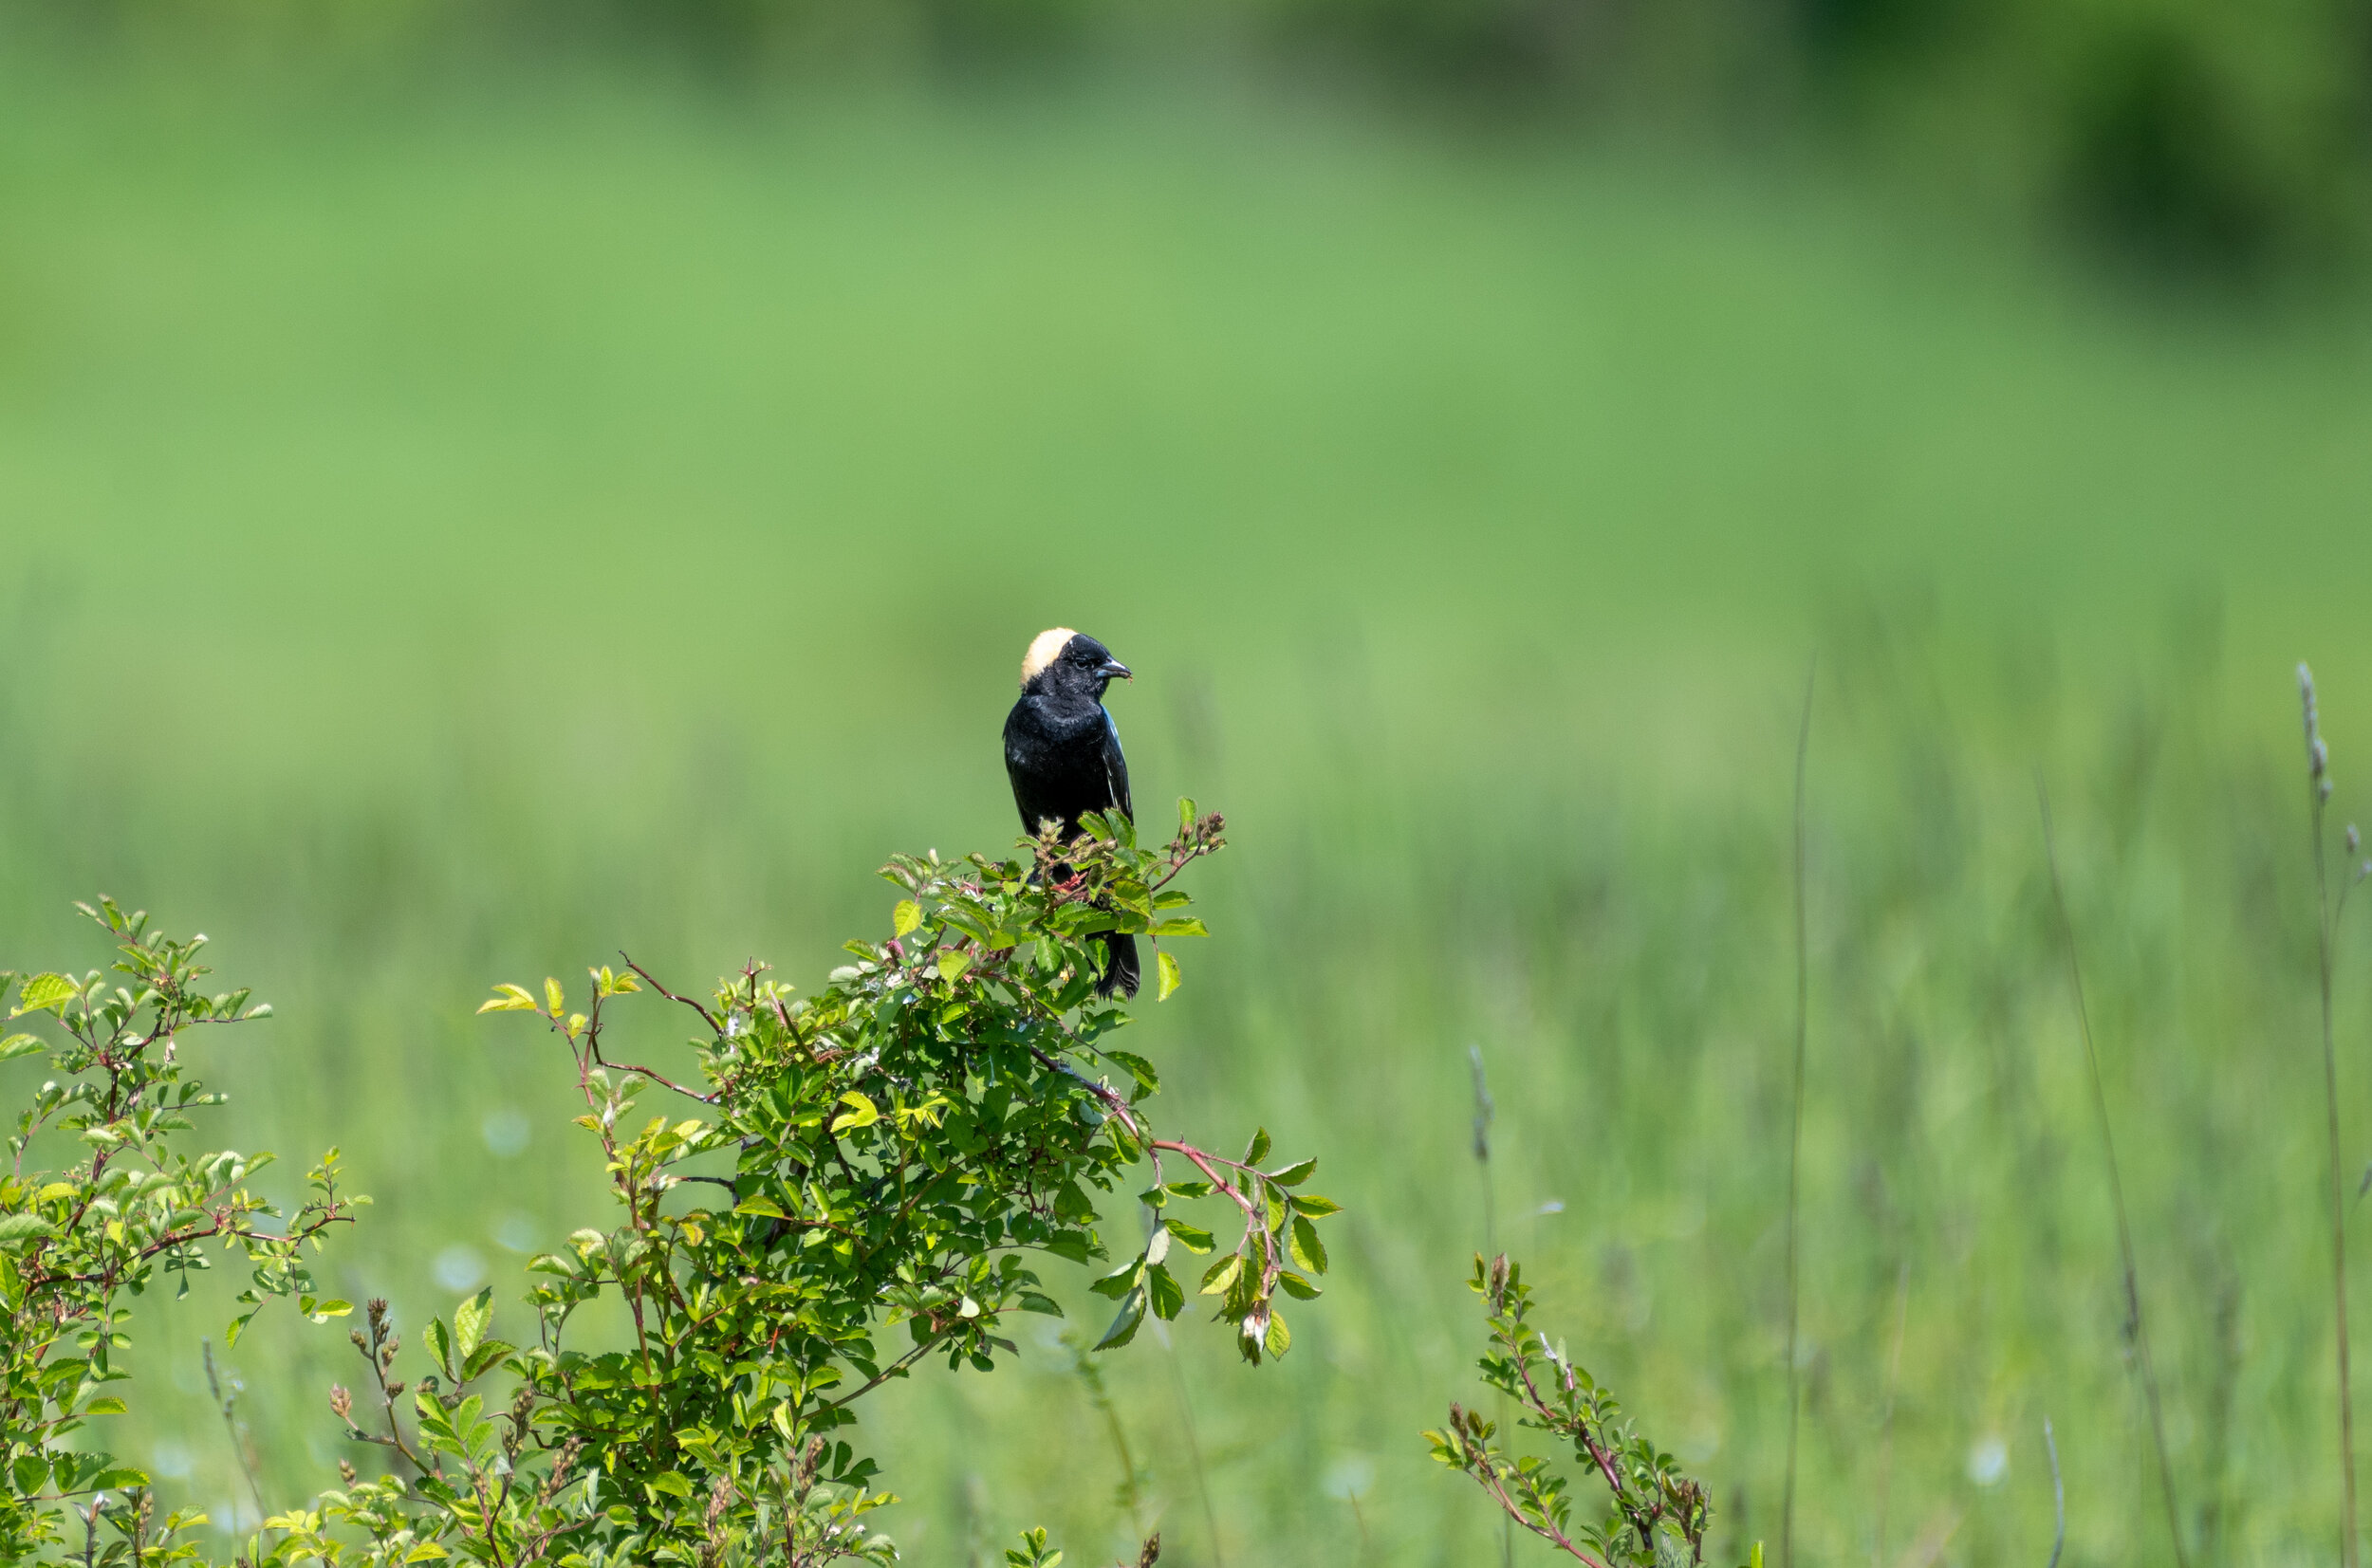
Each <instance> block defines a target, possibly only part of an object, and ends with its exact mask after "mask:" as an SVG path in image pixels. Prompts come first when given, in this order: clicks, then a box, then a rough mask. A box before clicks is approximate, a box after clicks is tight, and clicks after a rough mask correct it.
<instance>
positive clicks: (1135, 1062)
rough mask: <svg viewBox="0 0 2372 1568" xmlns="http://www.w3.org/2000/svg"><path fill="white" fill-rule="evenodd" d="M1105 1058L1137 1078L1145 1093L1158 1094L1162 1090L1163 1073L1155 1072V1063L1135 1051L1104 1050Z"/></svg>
mask: <svg viewBox="0 0 2372 1568" xmlns="http://www.w3.org/2000/svg"><path fill="white" fill-rule="evenodd" d="M1099 1049H1102V1047H1099ZM1103 1058H1104V1060H1105V1061H1110V1062H1112V1063H1113V1064H1115V1065H1116V1066H1119V1067H1121V1068H1123V1069H1125V1070H1126V1072H1127V1074H1128V1076H1129V1077H1130V1078H1133V1079H1136V1080H1137V1086H1138V1087H1139V1088H1140V1089H1142V1090H1144V1091H1145V1093H1147V1094H1149V1095H1158V1094H1159V1093H1160V1092H1161V1075H1160V1074H1158V1073H1157V1072H1155V1071H1154V1070H1153V1063H1152V1062H1150V1061H1146V1060H1145V1059H1144V1058H1143V1057H1140V1056H1139V1055H1137V1054H1136V1053H1135V1052H1133V1051H1113V1050H1104V1051H1103Z"/></svg>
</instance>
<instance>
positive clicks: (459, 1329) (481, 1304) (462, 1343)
mask: <svg viewBox="0 0 2372 1568" xmlns="http://www.w3.org/2000/svg"><path fill="white" fill-rule="evenodd" d="M493 1320H494V1287H493V1286H491V1285H489V1286H487V1287H486V1288H485V1289H484V1290H481V1291H479V1292H478V1293H477V1294H476V1295H474V1296H473V1297H471V1298H470V1299H469V1300H468V1301H464V1302H462V1303H461V1304H460V1305H459V1306H457V1307H455V1308H454V1309H453V1337H454V1354H455V1355H457V1356H460V1357H461V1359H462V1360H463V1361H464V1362H467V1361H468V1360H469V1358H470V1356H471V1355H472V1354H473V1352H475V1351H476V1349H477V1346H478V1341H479V1340H481V1339H483V1338H485V1337H486V1325H487V1324H489V1323H491V1322H492V1321H493Z"/></svg>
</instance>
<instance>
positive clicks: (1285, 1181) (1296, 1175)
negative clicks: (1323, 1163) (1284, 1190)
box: [1269, 1160, 1318, 1187]
mask: <svg viewBox="0 0 2372 1568" xmlns="http://www.w3.org/2000/svg"><path fill="white" fill-rule="evenodd" d="M1317 1169H1318V1162H1317V1161H1316V1160H1303V1161H1302V1162H1301V1163H1300V1164H1298V1165H1288V1166H1287V1167H1286V1168H1285V1169H1284V1170H1282V1171H1275V1172H1273V1173H1272V1174H1270V1175H1269V1180H1270V1181H1272V1182H1274V1183H1276V1184H1277V1185H1278V1186H1279V1187H1299V1186H1300V1185H1301V1184H1302V1183H1304V1182H1306V1181H1307V1180H1308V1179H1309V1177H1310V1174H1311V1172H1313V1171H1316V1170H1317Z"/></svg>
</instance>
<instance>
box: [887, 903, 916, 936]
mask: <svg viewBox="0 0 2372 1568" xmlns="http://www.w3.org/2000/svg"><path fill="white" fill-rule="evenodd" d="M921 924H922V906H921V905H920V904H917V903H916V902H915V901H914V900H913V899H911V898H900V899H899V901H898V907H897V908H896V909H894V910H892V911H890V933H891V934H892V935H894V936H904V935H906V934H907V933H909V932H912V931H913V930H914V929H915V928H916V927H917V926H919V925H921Z"/></svg>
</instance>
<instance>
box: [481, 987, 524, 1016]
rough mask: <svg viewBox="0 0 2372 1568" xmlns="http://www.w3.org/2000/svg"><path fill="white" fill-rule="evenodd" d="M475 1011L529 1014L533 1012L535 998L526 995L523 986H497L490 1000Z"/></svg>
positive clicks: (482, 1003)
mask: <svg viewBox="0 0 2372 1568" xmlns="http://www.w3.org/2000/svg"><path fill="white" fill-rule="evenodd" d="M477 1010H478V1011H479V1012H481V1013H531V1012H533V1011H535V998H534V997H532V996H530V995H528V991H527V988H526V987H523V986H497V987H494V995H493V998H492V1000H491V1001H487V1002H481V1003H479V1004H478V1005H477Z"/></svg>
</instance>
